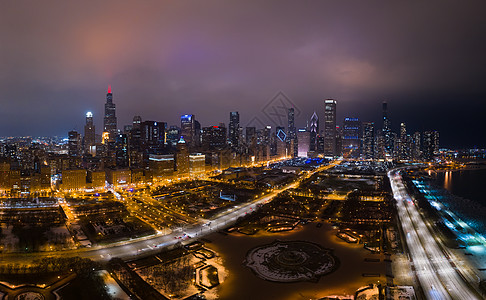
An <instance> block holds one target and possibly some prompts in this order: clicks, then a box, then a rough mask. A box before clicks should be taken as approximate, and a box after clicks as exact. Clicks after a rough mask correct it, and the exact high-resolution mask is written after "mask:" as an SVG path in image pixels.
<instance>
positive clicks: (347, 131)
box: [342, 118, 361, 157]
mask: <svg viewBox="0 0 486 300" xmlns="http://www.w3.org/2000/svg"><path fill="white" fill-rule="evenodd" d="M342 139H343V145H342V147H343V155H344V156H345V157H358V155H359V148H360V144H361V122H360V121H359V119H358V118H344V122H343V138H342Z"/></svg>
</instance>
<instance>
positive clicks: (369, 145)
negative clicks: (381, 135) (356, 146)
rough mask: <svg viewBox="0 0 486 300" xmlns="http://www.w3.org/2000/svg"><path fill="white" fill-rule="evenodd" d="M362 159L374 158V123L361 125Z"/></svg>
mask: <svg viewBox="0 0 486 300" xmlns="http://www.w3.org/2000/svg"><path fill="white" fill-rule="evenodd" d="M362 145H363V147H362V151H361V153H362V154H363V157H364V158H366V159H373V158H374V156H375V123H373V122H365V123H363V142H362Z"/></svg>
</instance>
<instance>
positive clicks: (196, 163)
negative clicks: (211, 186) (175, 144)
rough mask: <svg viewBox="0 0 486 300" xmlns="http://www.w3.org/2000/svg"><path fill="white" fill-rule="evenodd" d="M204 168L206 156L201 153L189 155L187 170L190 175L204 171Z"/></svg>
mask: <svg viewBox="0 0 486 300" xmlns="http://www.w3.org/2000/svg"><path fill="white" fill-rule="evenodd" d="M205 170H206V156H205V155H204V154H202V153H193V154H190V155H189V172H190V173H191V175H197V174H201V173H204V171H205Z"/></svg>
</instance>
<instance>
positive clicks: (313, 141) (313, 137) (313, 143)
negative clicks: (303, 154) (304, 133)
mask: <svg viewBox="0 0 486 300" xmlns="http://www.w3.org/2000/svg"><path fill="white" fill-rule="evenodd" d="M318 133H319V117H318V116H317V114H316V112H314V113H313V114H312V117H311V118H310V151H317V134H318Z"/></svg>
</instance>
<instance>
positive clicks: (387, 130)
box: [382, 101, 393, 155]
mask: <svg viewBox="0 0 486 300" xmlns="http://www.w3.org/2000/svg"><path fill="white" fill-rule="evenodd" d="M382 109H383V129H382V133H383V142H384V146H385V155H392V153H393V135H392V131H391V121H390V118H388V104H387V103H386V101H384V102H383V104H382Z"/></svg>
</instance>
